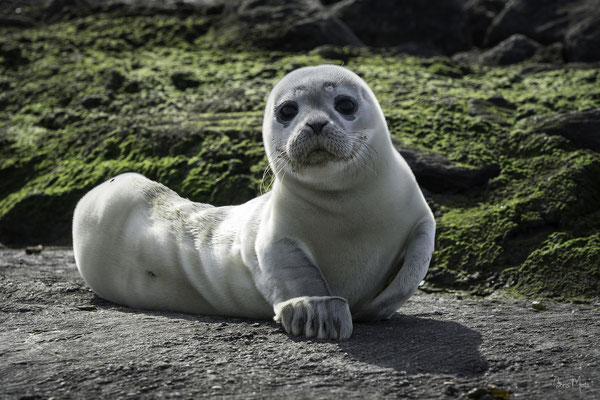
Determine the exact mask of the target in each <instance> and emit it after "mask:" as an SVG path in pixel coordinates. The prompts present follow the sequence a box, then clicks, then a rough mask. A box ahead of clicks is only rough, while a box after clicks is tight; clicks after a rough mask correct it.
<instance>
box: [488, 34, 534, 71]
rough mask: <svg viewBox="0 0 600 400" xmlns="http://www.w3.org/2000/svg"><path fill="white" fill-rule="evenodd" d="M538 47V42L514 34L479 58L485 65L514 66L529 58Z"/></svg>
mask: <svg viewBox="0 0 600 400" xmlns="http://www.w3.org/2000/svg"><path fill="white" fill-rule="evenodd" d="M540 47H541V46H540V44H539V43H538V42H536V41H534V40H531V39H529V38H528V37H527V36H525V35H521V34H519V33H516V34H514V35H512V36H510V37H509V38H508V39H505V40H503V41H501V42H500V43H498V44H497V45H496V46H494V47H492V48H491V49H489V50H486V51H484V52H483V53H481V55H480V56H479V58H480V62H481V63H482V64H486V65H510V64H516V63H520V62H521V61H525V60H527V59H528V58H531V57H532V56H533V55H534V54H535V52H536V51H537V50H538V49H539V48H540Z"/></svg>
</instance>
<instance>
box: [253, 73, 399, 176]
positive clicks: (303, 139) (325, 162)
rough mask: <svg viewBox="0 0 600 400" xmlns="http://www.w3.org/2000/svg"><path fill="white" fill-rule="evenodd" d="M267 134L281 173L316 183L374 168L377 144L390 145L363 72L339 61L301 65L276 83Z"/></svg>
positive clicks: (267, 116)
mask: <svg viewBox="0 0 600 400" xmlns="http://www.w3.org/2000/svg"><path fill="white" fill-rule="evenodd" d="M263 139H264V143H265V148H266V151H267V157H268V158H269V163H270V165H271V168H272V169H273V170H274V171H275V174H276V176H283V175H284V174H289V176H290V178H292V177H295V178H296V179H298V180H300V181H304V182H308V183H317V184H318V183H319V182H322V183H325V182H329V183H330V182H331V180H332V179H335V178H341V177H342V174H343V173H347V172H348V171H352V172H353V174H352V175H353V176H356V175H358V173H359V172H364V171H368V170H373V169H374V168H375V167H376V166H375V164H374V158H375V157H376V156H375V154H377V151H378V150H377V149H378V148H381V147H384V148H385V147H390V145H389V144H388V143H386V142H389V141H390V137H389V133H388V130H387V125H386V123H385V118H384V116H383V113H382V111H381V107H380V106H379V103H378V102H377V99H376V98H375V95H374V94H373V92H372V91H371V89H370V88H369V87H368V86H367V84H366V83H365V82H364V81H363V80H362V79H361V78H360V77H359V76H358V75H356V74H354V73H353V72H351V71H349V70H347V69H345V68H343V67H338V66H334V65H320V66H316V67H305V68H300V69H298V70H295V71H293V72H291V73H289V74H288V75H286V76H285V77H284V78H283V79H282V80H281V81H279V83H277V85H275V87H274V88H273V90H272V91H271V94H270V95H269V99H268V100H267V107H266V111H265V118H264V123H263ZM338 175H339V176H338Z"/></svg>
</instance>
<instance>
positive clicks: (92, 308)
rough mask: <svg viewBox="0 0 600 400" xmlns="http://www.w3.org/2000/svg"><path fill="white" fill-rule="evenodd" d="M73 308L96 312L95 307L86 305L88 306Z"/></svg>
mask: <svg viewBox="0 0 600 400" xmlns="http://www.w3.org/2000/svg"><path fill="white" fill-rule="evenodd" d="M75 308H77V309H78V310H80V311H96V310H98V309H97V308H96V306H92V305H88V304H85V305H81V306H75Z"/></svg>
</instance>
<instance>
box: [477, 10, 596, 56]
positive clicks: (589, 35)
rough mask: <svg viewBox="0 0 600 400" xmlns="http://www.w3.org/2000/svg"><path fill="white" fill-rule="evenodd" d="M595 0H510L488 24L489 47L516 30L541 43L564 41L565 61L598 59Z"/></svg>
mask: <svg viewBox="0 0 600 400" xmlns="http://www.w3.org/2000/svg"><path fill="white" fill-rule="evenodd" d="M598 26H600V9H599V8H598V1H597V0H574V1H568V2H566V1H562V0H513V1H510V2H509V3H508V4H507V5H506V7H505V8H504V9H503V10H502V11H501V12H500V13H499V14H498V15H497V16H496V18H495V19H494V21H493V22H492V24H491V25H490V27H489V29H488V31H487V33H486V37H485V40H484V45H485V46H487V47H489V46H493V45H495V44H497V43H500V42H501V41H503V40H505V39H507V38H509V37H510V36H512V35H514V34H517V33H520V34H523V35H525V36H527V37H529V38H531V39H533V40H535V41H537V42H539V43H541V44H543V45H550V44H553V43H556V42H561V43H564V44H565V47H566V56H567V61H583V62H590V61H598V60H600V29H598Z"/></svg>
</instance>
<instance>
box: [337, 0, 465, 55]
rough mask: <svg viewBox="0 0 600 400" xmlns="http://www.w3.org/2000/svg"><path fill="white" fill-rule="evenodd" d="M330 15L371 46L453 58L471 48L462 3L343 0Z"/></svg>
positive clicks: (459, 0) (455, 0)
mask: <svg viewBox="0 0 600 400" xmlns="http://www.w3.org/2000/svg"><path fill="white" fill-rule="evenodd" d="M331 11H332V12H333V13H334V14H335V15H336V16H337V17H338V18H339V19H340V20H342V21H343V22H344V23H345V24H346V25H347V26H348V27H349V28H350V29H352V31H353V32H354V33H355V34H356V36H358V38H359V39H360V40H362V41H363V42H364V43H365V44H367V45H370V46H376V47H400V48H404V49H405V50H406V51H412V52H417V53H419V51H420V49H421V48H426V51H427V52H432V50H433V51H435V52H437V54H453V53H455V52H457V51H460V50H465V49H467V48H468V47H470V44H471V43H470V42H471V40H470V37H469V34H468V29H467V13H466V10H465V8H464V6H463V1H462V0H427V1H411V0H380V1H378V2H377V3H376V6H375V5H374V4H373V2H371V1H368V0H344V1H342V2H340V3H338V4H336V5H334V6H333V7H332V8H331Z"/></svg>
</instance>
